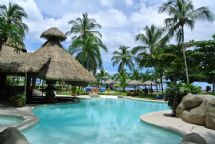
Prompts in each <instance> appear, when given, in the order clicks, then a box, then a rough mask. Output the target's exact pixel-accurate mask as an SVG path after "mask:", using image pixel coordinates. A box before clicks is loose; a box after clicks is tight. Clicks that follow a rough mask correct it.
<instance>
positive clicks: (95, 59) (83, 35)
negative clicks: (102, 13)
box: [67, 13, 107, 75]
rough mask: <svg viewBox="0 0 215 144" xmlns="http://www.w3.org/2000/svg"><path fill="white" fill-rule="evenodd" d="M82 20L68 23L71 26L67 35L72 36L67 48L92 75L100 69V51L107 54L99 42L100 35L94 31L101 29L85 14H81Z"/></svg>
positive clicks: (104, 47)
mask: <svg viewBox="0 0 215 144" xmlns="http://www.w3.org/2000/svg"><path fill="white" fill-rule="evenodd" d="M82 16H83V17H82V18H77V19H76V20H71V21H69V25H72V27H71V29H70V31H68V32H67V34H68V35H70V34H74V36H73V37H72V40H73V41H72V44H71V45H70V46H69V51H70V53H71V54H72V55H73V54H74V55H75V56H76V59H77V60H78V61H79V62H80V63H81V64H82V65H83V66H84V67H85V68H86V69H87V70H89V71H92V72H93V74H94V75H95V74H96V70H97V69H98V68H101V67H102V59H101V52H100V49H102V50H104V51H105V52H107V48H106V46H105V45H104V44H103V43H102V41H101V39H100V38H101V37H102V35H101V33H100V32H99V31H97V30H95V29H97V28H101V25H99V24H98V23H96V20H95V19H91V18H89V17H88V14H87V13H83V14H82Z"/></svg>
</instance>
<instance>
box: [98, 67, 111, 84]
mask: <svg viewBox="0 0 215 144" xmlns="http://www.w3.org/2000/svg"><path fill="white" fill-rule="evenodd" d="M96 77H97V79H98V81H99V83H100V84H101V85H102V81H103V80H105V79H107V78H108V77H109V74H108V73H107V72H106V71H105V69H104V68H102V69H101V70H100V72H99V73H98V74H97V75H96Z"/></svg>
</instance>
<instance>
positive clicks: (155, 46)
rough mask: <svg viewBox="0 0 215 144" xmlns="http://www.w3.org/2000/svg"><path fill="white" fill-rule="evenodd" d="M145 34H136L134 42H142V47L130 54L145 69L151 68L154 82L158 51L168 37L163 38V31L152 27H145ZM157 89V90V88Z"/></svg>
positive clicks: (134, 49) (155, 79)
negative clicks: (133, 55) (153, 73)
mask: <svg viewBox="0 0 215 144" xmlns="http://www.w3.org/2000/svg"><path fill="white" fill-rule="evenodd" d="M144 30H145V33H141V34H138V35H137V36H136V40H137V41H140V42H142V43H143V44H144V45H143V46H138V47H135V48H133V50H132V53H133V54H135V55H136V56H137V58H136V60H137V61H138V63H139V64H140V65H142V66H145V67H153V68H154V71H155V76H154V81H155V82H157V79H158V76H157V75H158V72H159V71H158V64H159V59H158V55H159V51H160V49H161V48H162V46H164V44H165V43H166V42H167V41H168V37H167V36H164V34H165V31H164V29H162V28H158V27H156V26H154V25H151V26H150V27H149V26H145V28H144ZM157 89H158V88H157Z"/></svg>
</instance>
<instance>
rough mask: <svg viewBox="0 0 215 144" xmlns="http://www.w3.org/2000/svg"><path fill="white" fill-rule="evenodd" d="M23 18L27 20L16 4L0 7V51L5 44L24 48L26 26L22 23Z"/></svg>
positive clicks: (22, 10)
mask: <svg viewBox="0 0 215 144" xmlns="http://www.w3.org/2000/svg"><path fill="white" fill-rule="evenodd" d="M23 18H27V14H26V13H25V11H24V9H23V8H22V7H20V6H19V5H18V4H12V3H10V2H9V5H8V6H6V5H0V51H1V50H2V46H3V44H5V43H6V42H9V44H11V45H12V46H14V47H15V48H20V47H24V43H23V39H24V36H25V32H27V31H28V26H27V25H26V24H25V23H23V21H22V20H23Z"/></svg>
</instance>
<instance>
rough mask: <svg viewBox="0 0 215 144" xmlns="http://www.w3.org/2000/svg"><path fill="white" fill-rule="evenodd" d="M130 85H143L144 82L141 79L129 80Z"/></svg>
mask: <svg viewBox="0 0 215 144" xmlns="http://www.w3.org/2000/svg"><path fill="white" fill-rule="evenodd" d="M128 85H143V82H141V81H139V80H131V81H129V82H128Z"/></svg>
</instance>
